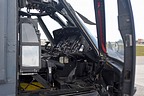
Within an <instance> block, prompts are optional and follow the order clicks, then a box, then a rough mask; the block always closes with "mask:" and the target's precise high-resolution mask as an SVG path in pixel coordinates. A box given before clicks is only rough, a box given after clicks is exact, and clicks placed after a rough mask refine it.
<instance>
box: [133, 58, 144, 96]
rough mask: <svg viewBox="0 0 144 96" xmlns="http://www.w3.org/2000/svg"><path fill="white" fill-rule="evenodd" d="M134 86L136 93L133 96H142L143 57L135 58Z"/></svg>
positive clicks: (143, 79)
mask: <svg viewBox="0 0 144 96" xmlns="http://www.w3.org/2000/svg"><path fill="white" fill-rule="evenodd" d="M135 86H136V88H137V91H136V93H135V95H134V96H144V56H137V57H136V75H135Z"/></svg>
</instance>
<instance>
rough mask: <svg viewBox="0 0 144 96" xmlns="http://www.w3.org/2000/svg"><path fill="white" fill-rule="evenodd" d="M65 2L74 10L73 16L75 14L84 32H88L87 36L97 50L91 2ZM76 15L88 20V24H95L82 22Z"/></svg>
mask: <svg viewBox="0 0 144 96" xmlns="http://www.w3.org/2000/svg"><path fill="white" fill-rule="evenodd" d="M67 2H68V3H70V4H71V6H72V7H73V9H74V10H75V14H76V16H77V18H78V19H79V21H80V23H81V24H82V25H83V27H84V28H85V29H86V31H87V32H88V35H89V36H90V37H91V39H92V41H93V42H94V44H95V45H96V47H97V48H98V42H97V32H96V23H95V12H94V4H93V0H91V1H88V0H85V1H84V0H67ZM79 4H83V6H79ZM78 13H80V14H81V15H83V16H84V17H85V18H86V19H88V20H89V21H90V22H92V23H95V24H89V23H85V22H84V20H83V19H82V18H81V16H80V15H79V14H78Z"/></svg>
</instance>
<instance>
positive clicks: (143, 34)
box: [131, 0, 144, 39]
mask: <svg viewBox="0 0 144 96" xmlns="http://www.w3.org/2000/svg"><path fill="white" fill-rule="evenodd" d="M131 3H132V8H133V13H134V21H135V31H136V39H138V38H139V39H144V0H131Z"/></svg>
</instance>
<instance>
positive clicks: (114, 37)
mask: <svg viewBox="0 0 144 96" xmlns="http://www.w3.org/2000/svg"><path fill="white" fill-rule="evenodd" d="M105 19H106V42H107V46H106V47H107V53H108V55H109V56H110V57H112V58H115V59H118V60H120V61H122V62H123V61H124V44H123V39H122V37H121V34H120V31H119V29H118V6H117V0H111V2H109V0H105Z"/></svg>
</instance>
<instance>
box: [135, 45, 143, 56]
mask: <svg viewBox="0 0 144 96" xmlns="http://www.w3.org/2000/svg"><path fill="white" fill-rule="evenodd" d="M136 55H137V56H144V46H136Z"/></svg>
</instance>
